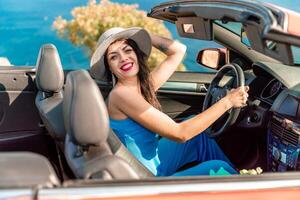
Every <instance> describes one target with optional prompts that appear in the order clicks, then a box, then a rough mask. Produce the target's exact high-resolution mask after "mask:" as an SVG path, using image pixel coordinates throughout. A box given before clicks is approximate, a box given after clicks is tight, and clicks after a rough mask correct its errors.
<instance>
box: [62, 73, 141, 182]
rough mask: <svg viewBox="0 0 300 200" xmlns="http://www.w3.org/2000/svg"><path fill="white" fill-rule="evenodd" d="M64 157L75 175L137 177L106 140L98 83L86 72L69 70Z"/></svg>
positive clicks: (104, 115)
mask: <svg viewBox="0 0 300 200" xmlns="http://www.w3.org/2000/svg"><path fill="white" fill-rule="evenodd" d="M63 111H64V122H65V128H66V130H67V135H66V140H65V157H66V159H67V162H68V164H69V166H70V168H71V169H72V171H73V173H74V174H75V176H76V177H77V178H84V179H87V178H101V179H137V178H139V176H138V174H137V173H136V172H135V171H134V170H133V169H132V168H131V166H130V165H129V164H128V163H127V162H126V161H124V160H123V159H121V158H120V157H118V156H116V155H114V154H113V152H112V151H111V148H110V145H109V144H108V143H107V139H108V133H109V121H108V114H107V110H106V106H105V103H104V101H103V98H102V96H101V94H100V91H99V89H98V86H97V85H96V83H95V82H94V81H93V79H92V78H91V77H90V75H89V74H88V72H87V71H84V70H79V71H73V72H70V73H69V74H68V76H67V80H66V85H65V93H64V101H63Z"/></svg>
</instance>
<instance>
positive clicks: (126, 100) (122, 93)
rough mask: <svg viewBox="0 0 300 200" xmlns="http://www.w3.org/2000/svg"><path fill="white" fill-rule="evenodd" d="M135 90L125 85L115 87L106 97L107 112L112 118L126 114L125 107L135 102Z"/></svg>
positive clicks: (124, 116) (119, 117) (120, 117)
mask: <svg viewBox="0 0 300 200" xmlns="http://www.w3.org/2000/svg"><path fill="white" fill-rule="evenodd" d="M136 98H137V92H135V91H133V90H130V88H126V87H115V88H114V89H113V90H112V91H111V92H110V94H109V97H108V102H107V104H108V112H109V115H110V117H112V118H114V119H124V118H126V117H127V116H128V114H127V113H126V108H127V107H130V104H132V103H133V102H135V99H136ZM124 111H125V112H124Z"/></svg>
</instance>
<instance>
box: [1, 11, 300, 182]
mask: <svg viewBox="0 0 300 200" xmlns="http://www.w3.org/2000/svg"><path fill="white" fill-rule="evenodd" d="M152 16H155V15H154V14H153V15H152ZM157 16H158V15H157ZM172 17H174V16H173V15H172ZM158 18H159V17H158ZM189 20H191V19H189V18H188V19H186V18H180V20H179V21H178V22H177V24H176V25H177V28H178V27H183V26H182V24H184V23H186V22H189ZM228 21H230V20H227V21H226V20H223V21H221V22H220V21H214V22H213V23H212V30H213V38H212V39H213V40H214V41H215V42H217V43H219V44H221V45H222V46H224V47H225V48H224V49H223V50H222V51H220V50H219V49H217V48H215V49H209V48H208V49H204V50H201V49H199V50H201V51H200V52H199V59H198V58H197V60H198V62H199V64H203V65H205V64H204V63H203V62H202V61H201V60H202V59H201V58H202V57H203V56H204V55H205V53H204V52H203V51H214V52H217V56H218V61H217V64H216V66H215V68H216V70H214V71H212V72H211V73H207V72H205V73H204V72H175V73H174V74H173V75H172V76H171V78H170V79H169V80H168V82H167V83H166V84H165V85H163V86H162V87H161V88H160V89H159V91H158V92H157V96H158V99H159V101H160V103H161V105H162V110H163V112H164V113H166V114H167V115H169V116H170V117H171V118H172V119H174V120H175V121H177V122H180V121H181V120H183V119H184V118H186V117H189V116H191V115H195V114H198V113H200V112H201V111H202V110H203V109H206V108H208V107H209V106H210V105H212V104H213V103H214V102H216V101H217V100H218V98H219V97H223V96H224V95H226V91H228V90H230V89H231V88H234V87H237V86H241V85H248V86H249V87H250V91H249V100H248V103H247V106H246V107H243V108H241V109H235V110H232V111H231V112H230V113H228V114H227V115H226V116H225V117H224V118H221V120H218V121H217V122H216V123H215V124H214V125H213V127H212V132H211V133H212V134H211V137H214V138H215V139H216V141H217V142H218V144H219V145H220V147H221V148H222V150H223V151H224V152H225V154H226V155H227V156H228V158H229V159H230V160H231V161H232V163H233V164H234V165H235V167H236V168H237V169H240V170H241V169H255V168H257V167H260V168H262V170H263V173H275V172H286V171H299V170H300V155H299V152H300V142H299V141H300V140H299V138H300V103H299V102H300V93H299V91H300V88H299V86H300V81H299V78H298V77H299V76H298V75H299V74H300V68H299V67H296V66H297V63H294V62H293V63H292V64H291V63H290V62H292V61H293V59H292V60H291V59H287V58H284V60H283V61H282V60H280V58H279V57H276V56H274V57H272V56H270V55H266V54H263V53H262V52H259V51H257V50H255V49H253V48H249V46H247V45H245V44H243V43H242V42H241V37H240V36H239V35H237V34H235V33H233V32H232V30H230V29H228V28H226V26H227V25H228ZM203 23H206V21H205V20H203ZM247 28H248V29H246V31H251V30H253V27H249V26H248V27H247ZM179 32H180V31H179ZM181 32H182V34H183V35H184V34H186V33H184V30H183V29H182V30H181ZM195 37H208V36H203V35H202V36H199V35H197V36H195ZM249 39H250V40H251V41H253V40H256V38H251V37H249ZM272 48H279V49H284V48H286V46H282V45H281V44H277V46H276V44H275V47H272ZM269 50H270V49H269ZM269 50H268V51H269ZM269 54H271V53H269ZM291 55H292V54H291V52H290V54H289V57H290V56H291ZM221 58H222V59H221ZM195 59H196V58H195ZM284 61H286V62H288V63H284ZM221 67H223V68H221ZM0 80H1V83H0V104H1V106H0V137H1V139H0V151H1V152H4V153H1V156H0V158H1V159H0V162H1V165H0V168H1V170H0V174H1V177H3V179H2V180H1V181H0V185H1V186H5V187H8V186H9V185H17V186H22V185H26V186H28V185H35V186H36V185H42V186H44V187H56V186H58V185H61V184H63V183H64V182H66V181H69V180H89V179H96V180H103V181H105V180H124V179H125V180H127V179H130V180H131V179H132V180H138V179H144V178H153V174H152V173H151V172H150V171H149V170H148V169H147V168H145V167H144V166H143V165H142V164H141V163H140V162H139V161H138V160H137V159H136V158H135V157H134V156H133V155H132V154H131V153H130V152H129V151H128V150H127V149H126V147H125V146H124V145H123V144H122V143H121V142H120V140H119V139H118V137H117V136H116V135H115V134H114V132H113V131H112V130H111V129H110V128H109V120H108V113H107V110H106V105H105V99H106V97H107V96H108V94H109V91H110V90H111V89H112V84H111V83H109V82H102V81H99V80H95V79H93V75H92V74H90V73H89V71H88V70H74V71H72V70H63V67H62V64H61V61H60V57H59V53H58V51H57V49H56V47H55V46H54V45H53V44H45V45H43V46H42V47H41V49H40V52H39V55H38V58H37V63H36V67H35V68H30V67H1V69H0ZM215 88H219V89H220V90H219V91H218V92H216V89H215ZM192 165H193V163H191V164H190V165H187V166H182V168H181V169H184V168H188V167H190V166H192ZM33 176H34V177H36V178H35V179H32V177H33Z"/></svg>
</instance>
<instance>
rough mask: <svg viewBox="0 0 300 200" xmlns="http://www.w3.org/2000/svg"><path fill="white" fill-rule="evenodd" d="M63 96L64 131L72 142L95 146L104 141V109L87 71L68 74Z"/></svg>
mask: <svg viewBox="0 0 300 200" xmlns="http://www.w3.org/2000/svg"><path fill="white" fill-rule="evenodd" d="M64 96H65V98H64V103H63V106H64V119H65V128H66V131H67V132H68V133H69V134H70V135H71V139H73V142H74V143H76V144H81V145H95V146H97V145H98V144H99V143H102V142H105V141H106V139H107V136H108V131H109V120H108V114H107V110H106V106H105V103H104V101H103V98H102V95H101V94H100V91H99V89H98V86H97V85H96V83H95V82H94V81H93V80H92V79H91V77H90V75H89V74H88V72H87V71H84V70H79V71H74V72H71V73H69V74H68V76H67V80H66V86H65V92H64Z"/></svg>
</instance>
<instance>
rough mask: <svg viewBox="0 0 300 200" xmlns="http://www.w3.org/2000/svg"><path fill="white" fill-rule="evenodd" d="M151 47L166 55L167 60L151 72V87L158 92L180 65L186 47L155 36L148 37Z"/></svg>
mask: <svg viewBox="0 0 300 200" xmlns="http://www.w3.org/2000/svg"><path fill="white" fill-rule="evenodd" d="M150 36H151V40H152V45H153V46H154V47H155V48H157V49H159V50H160V51H161V52H163V53H165V54H166V55H167V58H166V59H165V60H164V61H163V62H162V63H161V64H160V65H159V66H158V67H156V68H155V69H154V70H153V71H152V72H151V76H152V79H153V86H154V89H155V91H156V90H158V89H159V88H160V87H161V86H162V85H163V84H164V83H165V82H166V81H167V80H168V79H169V78H170V76H171V75H172V74H173V73H174V71H175V70H176V69H177V67H178V66H179V65H180V63H181V61H182V59H183V57H184V55H185V51H186V46H185V45H184V44H181V43H180V42H177V41H173V40H170V39H167V38H164V37H160V36H157V35H150Z"/></svg>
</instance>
